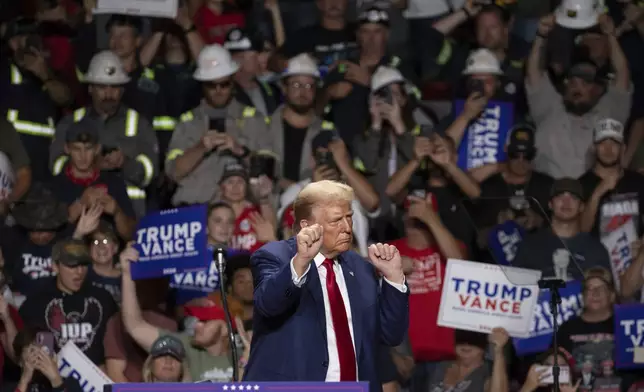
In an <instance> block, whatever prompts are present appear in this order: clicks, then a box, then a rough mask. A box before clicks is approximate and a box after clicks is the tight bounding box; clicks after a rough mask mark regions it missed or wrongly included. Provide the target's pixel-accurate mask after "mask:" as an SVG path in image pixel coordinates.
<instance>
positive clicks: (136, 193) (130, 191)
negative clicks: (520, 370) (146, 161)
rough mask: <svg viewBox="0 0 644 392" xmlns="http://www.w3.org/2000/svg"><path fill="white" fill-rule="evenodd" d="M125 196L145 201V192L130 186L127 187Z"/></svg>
mask: <svg viewBox="0 0 644 392" xmlns="http://www.w3.org/2000/svg"><path fill="white" fill-rule="evenodd" d="M127 195H128V196H129V197H130V199H134V200H139V199H145V191H144V190H143V189H141V188H137V187H135V186H132V185H128V186H127Z"/></svg>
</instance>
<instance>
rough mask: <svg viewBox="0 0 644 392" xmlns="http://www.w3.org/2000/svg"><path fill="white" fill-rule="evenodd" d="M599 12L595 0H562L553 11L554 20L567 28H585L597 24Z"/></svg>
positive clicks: (598, 6) (599, 8)
mask: <svg viewBox="0 0 644 392" xmlns="http://www.w3.org/2000/svg"><path fill="white" fill-rule="evenodd" d="M601 13H602V7H600V5H599V1H597V0H563V1H562V2H561V4H560V5H559V7H557V10H556V11H555V20H556V21H557V24H558V25H560V26H563V27H567V28H569V29H587V28H589V27H592V26H594V25H596V24H597V18H598V17H599V15H600V14H601Z"/></svg>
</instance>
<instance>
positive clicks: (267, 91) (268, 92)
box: [259, 82, 273, 97]
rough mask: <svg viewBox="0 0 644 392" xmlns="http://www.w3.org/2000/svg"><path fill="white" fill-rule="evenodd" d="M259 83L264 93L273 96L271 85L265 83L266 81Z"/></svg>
mask: <svg viewBox="0 0 644 392" xmlns="http://www.w3.org/2000/svg"><path fill="white" fill-rule="evenodd" d="M259 84H260V86H262V88H263V89H264V91H265V92H266V95H268V96H269V97H272V96H273V90H272V89H271V86H269V85H268V83H266V82H259Z"/></svg>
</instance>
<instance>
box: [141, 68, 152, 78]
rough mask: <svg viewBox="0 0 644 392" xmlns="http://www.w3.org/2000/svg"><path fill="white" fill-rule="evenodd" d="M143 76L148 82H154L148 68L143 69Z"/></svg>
mask: <svg viewBox="0 0 644 392" xmlns="http://www.w3.org/2000/svg"><path fill="white" fill-rule="evenodd" d="M143 76H145V77H146V78H148V79H150V80H154V71H153V70H151V69H150V68H144V69H143Z"/></svg>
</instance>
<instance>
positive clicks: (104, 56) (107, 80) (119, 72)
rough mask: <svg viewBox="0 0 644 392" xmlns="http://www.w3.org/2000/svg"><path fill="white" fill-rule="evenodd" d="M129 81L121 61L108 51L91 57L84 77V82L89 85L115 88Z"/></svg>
mask: <svg viewBox="0 0 644 392" xmlns="http://www.w3.org/2000/svg"><path fill="white" fill-rule="evenodd" d="M129 81H130V77H129V76H128V75H127V73H126V72H125V68H123V63H122V62H121V59H119V57H118V56H117V55H116V53H114V52H112V51H109V50H104V51H102V52H99V53H97V54H95V55H94V57H92V60H91V61H90V63H89V68H88V69H87V74H86V75H85V82H86V83H91V84H102V85H108V86H117V85H122V84H126V83H127V82H129Z"/></svg>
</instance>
